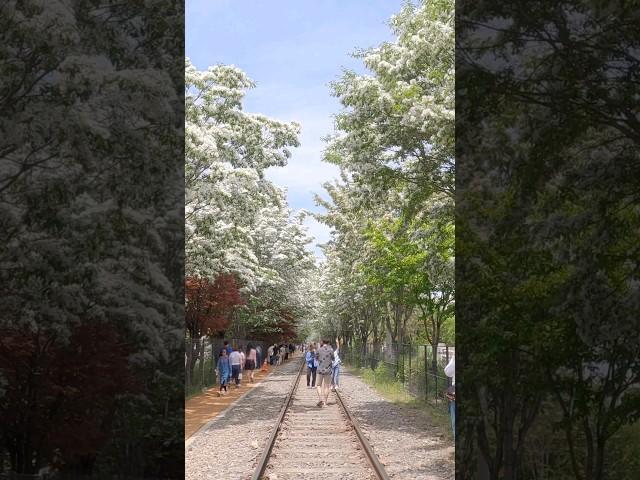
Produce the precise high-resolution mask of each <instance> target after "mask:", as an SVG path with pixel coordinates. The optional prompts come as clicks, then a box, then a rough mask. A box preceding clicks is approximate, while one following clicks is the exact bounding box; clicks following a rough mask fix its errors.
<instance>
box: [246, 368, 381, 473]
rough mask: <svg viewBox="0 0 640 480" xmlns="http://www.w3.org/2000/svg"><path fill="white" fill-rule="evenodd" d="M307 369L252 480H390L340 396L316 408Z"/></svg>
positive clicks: (300, 374)
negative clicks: (309, 385) (308, 384)
mask: <svg viewBox="0 0 640 480" xmlns="http://www.w3.org/2000/svg"><path fill="white" fill-rule="evenodd" d="M304 367H305V362H304V361H303V362H302V365H301V366H300V370H299V371H298V374H297V376H296V379H295V380H294V382H293V384H292V386H291V389H290V391H289V394H288V395H287V398H286V400H285V403H284V405H283V407H282V410H281V411H280V414H279V416H278V419H277V424H276V427H275V428H274V429H273V430H272V432H271V436H270V437H269V440H268V442H267V445H266V447H265V449H264V451H263V452H262V455H261V456H260V458H259V459H258V464H257V466H256V469H255V471H254V473H253V476H252V477H251V478H252V480H266V479H269V480H274V479H275V480H289V479H291V480H292V479H304V480H315V479H318V480H320V479H322V480H331V479H335V480H352V479H357V480H388V479H389V477H388V475H387V474H386V472H385V471H384V467H383V466H382V464H381V463H380V461H379V460H378V458H377V457H376V455H375V453H374V452H373V449H372V448H371V446H370V445H369V443H368V441H367V439H366V438H365V437H364V435H363V433H362V431H361V430H360V427H359V426H358V424H357V422H356V421H355V419H354V418H353V416H352V415H351V413H350V412H349V410H348V408H347V406H346V405H345V404H344V402H343V401H342V399H341V398H340V394H339V393H338V392H335V393H334V392H331V394H330V395H329V402H328V403H329V404H328V405H327V406H325V407H322V408H321V407H318V406H317V402H318V394H317V390H316V389H315V388H313V389H311V388H307V385H306V378H304ZM301 378H304V379H303V380H301Z"/></svg>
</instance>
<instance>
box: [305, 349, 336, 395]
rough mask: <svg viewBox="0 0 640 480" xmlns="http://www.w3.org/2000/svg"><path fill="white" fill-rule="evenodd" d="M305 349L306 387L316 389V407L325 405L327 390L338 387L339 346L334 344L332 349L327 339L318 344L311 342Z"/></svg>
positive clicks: (333, 389)
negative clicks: (334, 346)
mask: <svg viewBox="0 0 640 480" xmlns="http://www.w3.org/2000/svg"><path fill="white" fill-rule="evenodd" d="M306 350H307V353H306V355H305V360H306V362H307V388H317V389H318V400H319V401H318V407H323V406H326V405H327V401H328V399H329V391H330V390H331V391H335V390H336V389H338V388H339V378H340V364H341V363H342V362H341V360H340V354H339V353H340V352H339V348H338V346H336V348H335V350H334V349H333V348H332V347H331V345H330V343H329V341H328V340H322V342H321V343H320V346H316V344H315V343H312V344H310V345H309V347H308V348H306ZM316 379H317V386H316Z"/></svg>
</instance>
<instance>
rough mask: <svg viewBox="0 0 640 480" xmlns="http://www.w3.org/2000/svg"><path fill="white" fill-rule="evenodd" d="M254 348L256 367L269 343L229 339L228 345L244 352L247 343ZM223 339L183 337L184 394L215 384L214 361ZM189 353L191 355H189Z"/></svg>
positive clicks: (189, 395) (264, 355)
mask: <svg viewBox="0 0 640 480" xmlns="http://www.w3.org/2000/svg"><path fill="white" fill-rule="evenodd" d="M249 344H252V345H253V347H254V348H255V349H256V353H257V358H256V360H257V362H256V368H260V366H261V365H262V362H264V360H265V357H266V355H267V349H268V348H269V344H268V343H266V342H264V341H261V340H238V339H229V345H231V346H233V347H236V348H240V349H241V350H242V351H243V352H246V348H247V345H249ZM223 347H224V340H222V339H218V338H210V337H202V338H198V339H189V338H187V339H185V359H184V363H185V396H186V397H187V398H188V397H191V396H193V395H197V394H199V393H201V392H202V391H203V390H204V389H206V388H209V387H212V386H214V385H215V384H216V382H217V378H216V362H217V359H218V354H219V353H220V350H222V348H223ZM190 354H191V355H190Z"/></svg>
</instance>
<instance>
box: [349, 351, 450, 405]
mask: <svg viewBox="0 0 640 480" xmlns="http://www.w3.org/2000/svg"><path fill="white" fill-rule="evenodd" d="M340 350H341V352H340V356H341V357H342V359H343V361H344V363H345V364H347V365H351V366H353V367H356V368H368V369H370V370H371V372H372V376H371V378H372V379H373V381H374V382H381V383H389V382H395V383H398V384H399V385H400V386H401V388H402V390H403V391H404V392H406V393H407V394H409V395H411V396H413V397H416V398H418V399H421V400H424V401H429V402H432V403H433V404H435V405H440V406H442V407H443V408H445V409H446V408H447V405H448V403H447V400H446V398H445V396H444V395H445V392H446V390H447V388H448V387H449V385H451V378H449V377H447V376H446V375H445V374H444V367H445V366H446V365H447V363H449V360H450V359H451V358H452V357H453V356H455V348H454V347H449V346H445V345H441V346H438V347H437V349H436V351H435V352H434V349H433V348H432V347H431V345H412V344H398V343H392V344H383V343H380V344H373V343H367V344H363V345H352V346H342V347H341V349H340Z"/></svg>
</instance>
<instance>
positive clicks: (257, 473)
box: [251, 357, 306, 480]
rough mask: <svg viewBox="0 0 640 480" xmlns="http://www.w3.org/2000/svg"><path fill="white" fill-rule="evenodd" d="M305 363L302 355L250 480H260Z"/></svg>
mask: <svg viewBox="0 0 640 480" xmlns="http://www.w3.org/2000/svg"><path fill="white" fill-rule="evenodd" d="M305 365H306V361H305V359H304V357H302V364H301V365H300V370H298V374H297V375H296V380H295V381H294V382H293V385H292V386H291V389H290V390H289V393H288V394H287V398H286V400H285V402H284V405H283V406H282V409H280V413H279V414H278V420H277V421H276V426H275V428H274V429H273V431H272V432H271V435H270V436H269V440H267V445H266V447H265V448H264V450H263V452H262V455H261V456H260V460H258V465H256V469H255V470H254V472H253V475H252V476H251V480H260V479H261V478H262V475H263V474H264V471H265V470H266V468H267V463H268V462H269V456H270V455H271V450H273V446H274V445H275V443H276V437H277V436H278V432H279V431H280V427H282V421H283V420H284V416H285V414H286V413H287V410H288V409H289V405H291V400H293V395H294V394H295V393H296V390H297V388H298V383H299V382H300V377H301V374H302V369H303V368H304V366H305Z"/></svg>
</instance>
